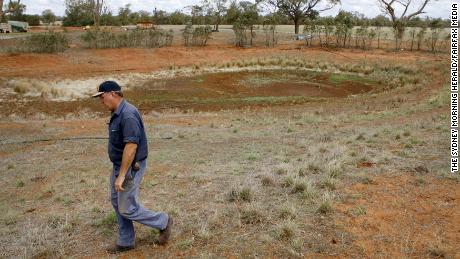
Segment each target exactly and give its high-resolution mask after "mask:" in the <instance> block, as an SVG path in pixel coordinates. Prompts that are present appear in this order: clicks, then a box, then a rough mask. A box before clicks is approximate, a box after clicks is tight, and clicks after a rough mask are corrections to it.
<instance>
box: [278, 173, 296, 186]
mask: <svg viewBox="0 0 460 259" xmlns="http://www.w3.org/2000/svg"><path fill="white" fill-rule="evenodd" d="M293 184H294V178H292V177H291V176H286V177H284V180H283V182H282V183H281V186H282V187H284V188H287V187H291V186H292V185H293Z"/></svg>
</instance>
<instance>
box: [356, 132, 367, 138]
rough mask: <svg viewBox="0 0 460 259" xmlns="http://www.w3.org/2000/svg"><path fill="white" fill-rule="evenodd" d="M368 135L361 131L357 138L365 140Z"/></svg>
mask: <svg viewBox="0 0 460 259" xmlns="http://www.w3.org/2000/svg"><path fill="white" fill-rule="evenodd" d="M365 139H366V137H365V135H364V133H360V134H359V135H358V136H357V137H356V140H365Z"/></svg>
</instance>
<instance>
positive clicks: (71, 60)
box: [0, 45, 440, 79]
mask: <svg viewBox="0 0 460 259" xmlns="http://www.w3.org/2000/svg"><path fill="white" fill-rule="evenodd" d="M275 54H278V55H293V56H297V57H305V58H321V57H326V56H332V57H334V60H336V61H338V62H339V61H358V60H366V59H376V60H382V61H385V60H386V61H392V60H394V58H395V57H397V58H398V62H402V63H404V62H413V61H414V60H419V59H426V57H427V55H423V53H420V54H419V53H405V52H403V53H391V52H386V51H379V50H375V51H369V52H362V51H355V50H337V51H326V50H323V49H320V48H313V49H308V50H299V49H297V48H295V47H292V45H291V46H279V47H277V48H253V49H239V48H235V47H233V46H208V47H206V48H200V47H194V48H187V47H176V46H174V47H166V48H159V49H103V50H80V49H71V50H69V51H66V52H64V53H60V54H47V55H42V54H19V55H17V54H14V55H8V54H0V74H1V75H2V77H3V78H14V77H26V78H55V77H58V78H69V79H73V78H82V77H88V76H96V75H104V74H114V73H120V72H123V73H129V72H150V71H153V70H158V69H161V68H168V67H169V66H173V65H174V66H176V67H178V66H190V65H194V64H198V65H201V64H212V63H222V62H231V61H235V60H241V59H250V58H253V57H271V56H273V55H275ZM438 58H440V57H438Z"/></svg>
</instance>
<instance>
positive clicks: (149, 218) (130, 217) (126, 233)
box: [110, 159, 168, 246]
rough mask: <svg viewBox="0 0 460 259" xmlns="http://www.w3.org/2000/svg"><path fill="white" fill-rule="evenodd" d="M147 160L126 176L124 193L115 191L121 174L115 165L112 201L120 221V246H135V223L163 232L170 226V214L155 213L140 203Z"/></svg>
mask: <svg viewBox="0 0 460 259" xmlns="http://www.w3.org/2000/svg"><path fill="white" fill-rule="evenodd" d="M146 165H147V159H144V160H143V161H142V162H140V169H139V170H138V171H134V170H132V169H131V168H130V169H129V170H128V172H127V173H126V176H125V182H124V183H123V188H124V189H125V190H124V191H122V192H116V191H115V179H116V177H117V176H118V174H119V170H120V167H119V166H116V165H114V166H113V171H112V175H111V177H110V189H111V201H112V206H113V208H114V209H115V213H116V215H117V221H118V226H119V230H118V241H117V244H118V245H120V246H134V244H135V241H134V240H135V233H134V226H133V221H136V222H138V223H141V224H144V225H146V226H149V227H152V228H157V229H160V230H163V229H165V228H166V225H167V224H168V214H166V213H164V212H153V211H150V210H147V209H146V208H144V207H143V206H142V205H141V204H140V202H139V189H140V185H141V181H142V178H143V177H144V172H145V168H146Z"/></svg>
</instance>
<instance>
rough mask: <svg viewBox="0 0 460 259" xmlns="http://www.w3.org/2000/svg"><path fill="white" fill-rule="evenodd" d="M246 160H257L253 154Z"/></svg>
mask: <svg viewBox="0 0 460 259" xmlns="http://www.w3.org/2000/svg"><path fill="white" fill-rule="evenodd" d="M248 160H249V161H256V160H257V156H256V155H254V154H251V155H249V156H248Z"/></svg>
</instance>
